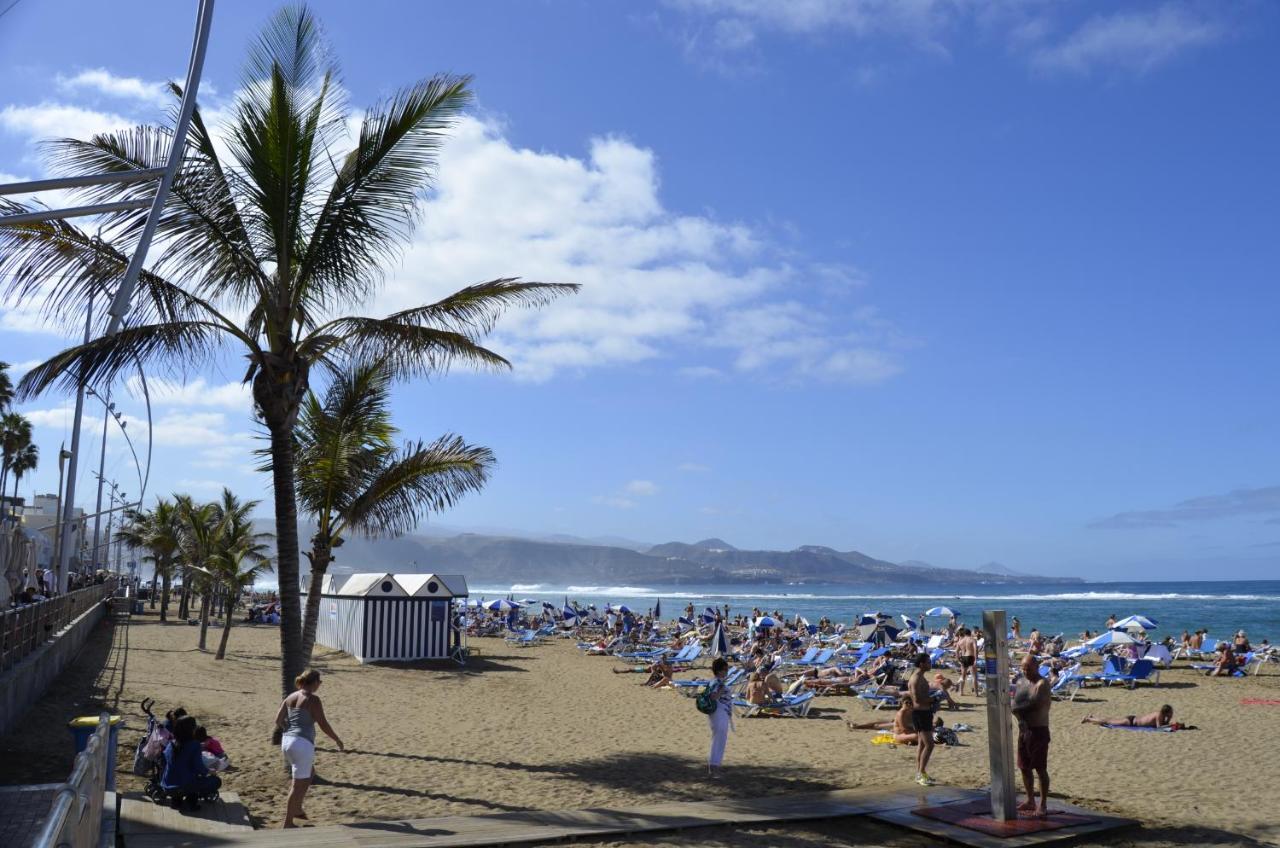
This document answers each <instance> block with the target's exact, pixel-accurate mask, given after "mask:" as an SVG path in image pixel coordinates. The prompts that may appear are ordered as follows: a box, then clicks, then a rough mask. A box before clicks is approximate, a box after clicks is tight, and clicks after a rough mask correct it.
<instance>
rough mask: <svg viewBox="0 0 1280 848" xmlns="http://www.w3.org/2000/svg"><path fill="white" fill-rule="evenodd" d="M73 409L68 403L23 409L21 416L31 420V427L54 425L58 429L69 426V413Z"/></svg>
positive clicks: (70, 413)
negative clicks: (51, 406)
mask: <svg viewBox="0 0 1280 848" xmlns="http://www.w3.org/2000/svg"><path fill="white" fill-rule="evenodd" d="M73 411H74V410H73V409H72V407H71V405H70V404H69V403H66V404H63V405H62V406H60V407H56V408H54V409H23V410H20V412H21V413H22V416H23V417H24V418H26V419H27V420H28V421H30V422H31V425H32V426H33V427H54V428H58V429H63V428H70V427H71V415H72V412H73Z"/></svg>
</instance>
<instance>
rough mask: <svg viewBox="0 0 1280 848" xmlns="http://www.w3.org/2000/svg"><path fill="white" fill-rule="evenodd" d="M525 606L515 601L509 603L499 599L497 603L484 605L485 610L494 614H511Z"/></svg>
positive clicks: (491, 602) (492, 602)
mask: <svg viewBox="0 0 1280 848" xmlns="http://www.w3.org/2000/svg"><path fill="white" fill-rule="evenodd" d="M523 606H524V605H523V604H518V603H516V602H515V601H508V600H507V599H506V598H498V600H496V601H490V602H489V603H487V604H485V605H484V608H485V609H487V610H490V611H492V612H511V611H513V610H518V609H522V608H523Z"/></svg>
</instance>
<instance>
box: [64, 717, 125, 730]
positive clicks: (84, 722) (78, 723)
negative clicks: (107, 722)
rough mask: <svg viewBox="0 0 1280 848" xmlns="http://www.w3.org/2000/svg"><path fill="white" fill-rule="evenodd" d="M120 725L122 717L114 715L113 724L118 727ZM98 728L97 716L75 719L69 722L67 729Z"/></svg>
mask: <svg viewBox="0 0 1280 848" xmlns="http://www.w3.org/2000/svg"><path fill="white" fill-rule="evenodd" d="M119 723H120V716H118V715H113V716H112V717H111V724H113V725H116V724H119ZM97 726H98V717H97V716H80V717H79V718H73V719H71V721H69V722H67V727H97Z"/></svg>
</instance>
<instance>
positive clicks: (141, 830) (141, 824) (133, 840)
mask: <svg viewBox="0 0 1280 848" xmlns="http://www.w3.org/2000/svg"><path fill="white" fill-rule="evenodd" d="M116 832H117V833H118V834H119V837H120V839H122V840H123V841H124V844H125V845H128V846H130V848H166V847H167V846H170V845H187V844H209V845H217V844H221V843H220V842H217V841H215V842H209V843H199V842H198V840H200V839H203V838H204V837H206V836H207V837H213V838H215V839H222V838H224V837H227V836H234V835H236V834H249V835H252V834H253V832H254V831H253V825H252V824H250V823H249V811H248V810H247V809H245V806H244V804H242V803H240V796H239V795H237V794H236V793H234V792H223V793H222V800H220V801H218V802H217V803H215V804H207V803H206V804H201V805H200V809H199V810H198V811H196V812H188V811H180V810H175V809H173V808H172V807H170V806H168V805H167V804H155V803H152V801H151V800H150V799H149V798H147V797H145V796H143V795H140V794H137V793H131V794H128V795H121V796H120V810H119V817H118V818H117V820H116ZM193 840H195V841H193Z"/></svg>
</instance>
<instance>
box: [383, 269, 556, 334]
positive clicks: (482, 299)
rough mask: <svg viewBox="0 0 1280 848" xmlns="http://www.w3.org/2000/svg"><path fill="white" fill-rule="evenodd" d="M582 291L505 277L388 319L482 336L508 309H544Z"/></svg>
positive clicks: (553, 284) (554, 284)
mask: <svg viewBox="0 0 1280 848" xmlns="http://www.w3.org/2000/svg"><path fill="white" fill-rule="evenodd" d="M579 288H581V286H580V285H579V284H577V283H532V282H522V281H521V280H520V278H519V277H503V278H502V279H498V280H490V281H489V282H487V283H477V284H476V285H474V286H467V287H466V288H465V289H459V290H458V291H456V292H454V293H453V294H451V295H449V296H448V297H446V298H444V299H442V300H438V301H436V302H435V303H431V304H427V305H426V306H419V307H416V308H414V309H406V310H404V311H402V312H396V313H393V314H391V315H388V316H387V318H386V320H388V321H395V322H398V323H401V324H414V325H417V326H432V327H440V328H443V329H448V330H454V331H456V332H463V333H467V334H468V335H475V334H477V333H479V334H481V335H483V334H486V333H488V332H489V331H490V330H492V329H493V326H494V324H495V323H496V322H497V320H498V317H499V316H501V315H502V312H503V311H504V310H505V309H507V308H508V307H511V306H521V307H538V306H545V305H547V304H548V303H550V302H551V301H553V300H555V299H556V298H557V297H560V296H561V295H566V294H573V293H574V292H576V291H578V289H579Z"/></svg>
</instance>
